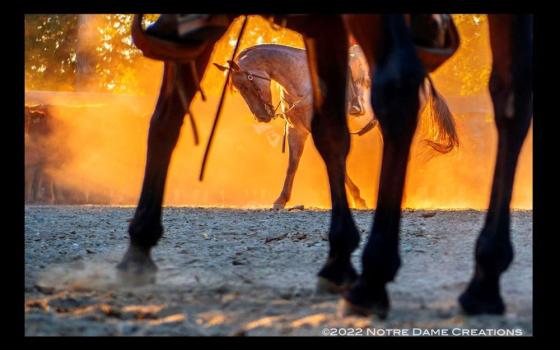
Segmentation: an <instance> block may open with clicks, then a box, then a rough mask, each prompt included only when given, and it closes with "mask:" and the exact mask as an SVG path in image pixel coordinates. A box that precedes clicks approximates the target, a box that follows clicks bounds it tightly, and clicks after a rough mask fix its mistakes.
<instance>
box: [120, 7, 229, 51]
mask: <svg viewBox="0 0 560 350" xmlns="http://www.w3.org/2000/svg"><path fill="white" fill-rule="evenodd" d="M142 17H143V15H142V14H140V15H136V16H135V17H134V21H133V24H132V31H131V32H132V39H133V41H134V44H135V45H136V46H137V47H138V48H139V49H140V50H141V51H142V53H143V54H144V56H146V57H149V58H152V59H156V60H161V61H176V62H186V61H192V60H194V59H196V58H197V57H198V56H199V55H200V54H201V53H202V51H203V50H204V49H205V48H206V46H207V45H208V43H210V42H214V41H216V40H217V39H219V38H220V37H221V36H222V35H223V34H224V33H225V32H226V31H227V29H228V27H229V25H230V23H231V21H230V20H229V19H228V17H227V16H226V15H208V14H191V15H181V14H162V15H161V16H160V17H159V18H158V19H157V21H156V22H155V23H153V24H152V25H150V26H149V27H147V28H146V29H145V30H144V29H143V28H142Z"/></svg>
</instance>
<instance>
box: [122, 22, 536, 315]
mask: <svg viewBox="0 0 560 350" xmlns="http://www.w3.org/2000/svg"><path fill="white" fill-rule="evenodd" d="M488 16H489V29H490V45H491V51H492V56H493V60H492V71H491V77H490V82H489V90H490V95H491V98H492V102H493V106H494V118H495V122H496V123H495V124H496V128H497V131H498V152H497V158H496V163H495V169H494V179H493V184H492V192H491V197H490V203H489V207H488V212H487V214H486V220H485V223H484V227H483V229H482V231H481V232H480V234H479V236H478V239H477V241H476V245H475V253H474V259H475V269H474V272H473V275H472V277H471V280H470V282H469V284H468V286H467V288H466V289H465V290H464V292H463V293H462V294H461V295H460V296H459V299H458V301H459V304H460V306H461V309H462V310H463V312H464V313H466V314H468V315H474V314H503V313H504V311H505V304H504V302H503V299H502V297H501V294H500V283H499V282H500V281H499V280H500V276H501V274H502V273H503V272H504V271H505V270H506V269H507V268H508V266H509V265H510V264H511V262H512V260H513V247H512V244H511V237H510V202H511V196H512V189H513V182H514V177H515V169H516V165H517V161H518V157H519V153H520V150H521V146H522V144H523V141H524V139H525V137H526V135H527V132H528V130H529V126H530V123H531V120H532V115H533V112H532V99H533V92H532V91H533V86H532V74H533V71H532V62H533V61H532V55H533V54H532V42H533V16H532V15H518V14H489V15H488ZM141 17H142V16H141V15H139V16H138V15H137V16H135V18H134V20H133V24H132V37H133V40H134V42H135V44H136V46H137V47H138V48H139V49H141V50H142V52H143V53H144V55H145V56H147V57H152V58H155V59H159V60H162V61H164V62H165V66H164V76H163V81H162V86H161V90H160V95H159V98H158V102H157V105H156V108H155V111H154V114H153V116H152V119H151V121H150V129H149V135H148V153H147V162H146V169H145V176H144V181H143V185H142V192H141V195H140V200H139V203H138V206H137V208H136V211H135V214H134V217H133V219H132V221H131V222H130V226H129V236H130V242H129V247H128V249H127V251H126V253H125V255H124V257H123V259H122V261H121V262H120V263H119V264H118V265H117V269H118V271H119V275H120V276H121V277H122V278H124V279H126V278H129V277H130V278H138V279H141V280H142V279H144V276H147V279H146V281H153V278H155V277H153V276H155V273H156V271H157V267H156V265H155V264H154V262H153V260H152V258H151V250H152V248H153V246H155V245H156V243H157V241H158V239H159V238H160V237H161V235H162V233H163V227H162V225H161V211H162V208H161V204H162V199H163V190H164V185H165V179H166V176H167V170H168V166H169V160H170V157H171V153H172V151H173V149H174V147H175V144H176V142H177V139H178V136H179V130H180V127H181V124H182V122H183V116H184V115H185V113H186V112H188V104H185V103H183V102H184V98H185V97H187V98H188V100H187V102H188V101H190V100H191V99H192V97H193V96H194V94H195V93H196V92H197V91H198V90H199V88H198V80H197V75H198V74H199V72H202V71H204V69H205V68H206V66H207V64H208V61H209V58H210V55H211V52H212V48H213V45H214V43H215V42H216V41H217V40H218V39H219V38H220V37H221V36H222V35H223V34H224V33H225V31H226V30H227V28H228V26H229V25H230V24H231V23H232V21H233V20H234V19H235V16H233V15H231V16H230V15H191V17H188V16H187V17H181V16H177V15H162V16H161V17H160V19H158V22H156V24H154V25H153V26H151V27H149V28H148V29H147V30H144V29H143V28H142V25H141ZM162 17H163V18H162ZM270 17H271V21H272V22H273V23H274V24H275V25H278V24H282V25H285V26H286V27H287V28H289V29H292V30H295V31H297V32H299V33H300V34H302V35H303V37H304V41H305V47H306V51H307V57H308V66H309V73H310V80H311V84H312V91H313V98H312V100H313V119H312V122H311V130H312V137H313V141H314V143H315V146H316V148H317V150H318V151H319V153H320V155H321V157H322V158H323V160H324V162H325V165H326V168H327V174H328V178H329V187H330V193H331V205H332V209H331V220H330V228H329V236H328V240H329V253H328V257H327V261H326V263H325V265H324V266H323V267H322V268H321V269H320V271H319V273H318V277H319V286H320V287H322V289H324V290H329V291H335V292H340V293H342V299H341V308H340V310H341V313H342V314H344V315H346V314H356V315H372V314H375V315H378V317H380V318H385V317H386V316H387V314H388V312H389V310H390V300H389V295H388V293H387V284H388V283H390V282H391V281H393V280H394V278H395V276H396V274H397V271H398V270H399V267H400V265H401V260H400V256H399V226H400V217H401V201H402V197H403V187H404V182H405V176H406V170H407V165H408V157H409V153H410V146H411V142H412V138H413V136H414V134H415V132H416V128H417V124H418V123H417V122H418V110H419V107H420V103H419V102H420V101H419V100H420V99H419V93H418V91H419V87H420V85H421V84H422V82H423V81H424V79H425V78H426V76H427V75H428V73H429V72H432V71H434V70H436V69H437V68H438V67H439V66H440V65H441V64H442V63H444V62H445V61H446V60H447V59H449V57H451V56H452V55H453V54H454V52H455V51H456V50H457V47H458V45H459V42H458V41H459V37H458V33H457V30H456V28H455V26H454V23H453V20H452V18H451V16H449V15H435V14H383V15H370V14H359V15H334V14H333V15H289V16H288V15H282V16H270ZM183 18H186V19H185V21H183V20H182V19H183ZM193 23H202V24H201V25H193ZM245 24H246V22H244V25H243V26H242V30H243V28H245ZM150 28H151V29H150ZM242 30H241V33H242ZM349 33H351V34H352V35H353V37H354V38H355V39H356V41H357V43H358V44H359V45H360V47H361V48H362V50H363V52H364V55H365V57H366V60H367V62H368V66H369V67H370V68H372V70H375V74H374V75H373V78H372V89H371V96H370V101H371V105H372V108H373V110H374V112H375V115H376V118H377V120H378V121H379V125H380V130H381V133H382V137H383V151H382V157H383V158H382V166H381V176H380V182H379V192H378V198H377V205H376V210H375V213H374V221H373V225H372V229H371V231H370V233H369V237H368V239H367V242H366V244H365V247H364V250H363V253H362V271H361V273H360V274H358V272H357V271H356V269H355V268H354V266H353V265H352V262H351V259H350V257H351V254H352V253H353V251H354V250H355V249H356V248H357V247H358V243H359V240H360V235H359V232H358V229H357V228H356V224H355V222H354V219H353V217H352V213H351V211H350V209H349V206H348V200H347V197H346V191H345V179H346V173H345V171H346V157H347V155H348V151H349V146H350V134H349V131H348V125H347V121H346V91H345V90H346V81H347V80H346V76H347V70H348V36H349ZM189 62H190V63H189ZM189 67H190V69H189ZM149 276H152V277H151V278H149Z"/></svg>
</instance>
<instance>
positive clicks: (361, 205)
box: [355, 198, 368, 209]
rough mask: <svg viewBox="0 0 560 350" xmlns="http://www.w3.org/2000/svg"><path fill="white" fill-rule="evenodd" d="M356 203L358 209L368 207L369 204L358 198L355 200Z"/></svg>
mask: <svg viewBox="0 0 560 350" xmlns="http://www.w3.org/2000/svg"><path fill="white" fill-rule="evenodd" d="M355 204H356V209H367V208H368V206H367V204H366V201H364V200H363V199H361V198H360V199H356V200H355Z"/></svg>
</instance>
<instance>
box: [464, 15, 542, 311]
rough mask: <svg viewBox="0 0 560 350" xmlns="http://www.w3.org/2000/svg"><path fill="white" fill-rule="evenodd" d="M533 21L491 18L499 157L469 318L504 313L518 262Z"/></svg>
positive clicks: (467, 299)
mask: <svg viewBox="0 0 560 350" xmlns="http://www.w3.org/2000/svg"><path fill="white" fill-rule="evenodd" d="M532 21H533V19H532V16H514V15H490V16H489V26H490V42H491V47H492V54H493V57H494V59H493V66H492V73H491V77H490V94H491V96H492V102H493V104H494V118H495V122H496V127H497V129H498V154H497V158H496V164H495V168H494V180H493V183H492V194H491V199H490V205H489V208H488V212H487V214H486V222H485V224H484V227H483V229H482V231H481V233H480V236H479V237H478V239H477V242H476V248H475V261H476V267H475V270H474V275H473V277H472V279H471V281H470V283H469V285H468V287H467V289H466V291H465V292H464V293H463V294H462V295H461V296H460V297H459V302H460V304H461V307H462V309H463V311H465V313H467V314H482V313H489V314H502V313H503V312H504V311H505V305H504V302H503V300H502V297H501V295H500V276H501V274H502V273H503V272H504V271H505V270H506V269H507V268H508V266H509V265H510V263H511V262H512V261H513V246H512V243H511V238H510V202H511V196H512V191H513V183H514V177H515V169H516V167H517V161H518V158H519V153H520V152H521V147H522V145H523V141H524V140H525V137H526V135H527V132H528V130H529V126H530V123H531V119H532V93H533V91H532V78H533V77H532V65H533V62H532V51H533V47H532V25H533V23H532Z"/></svg>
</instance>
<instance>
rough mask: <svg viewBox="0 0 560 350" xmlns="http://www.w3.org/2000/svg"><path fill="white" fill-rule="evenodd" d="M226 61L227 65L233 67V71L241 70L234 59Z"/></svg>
mask: <svg viewBox="0 0 560 350" xmlns="http://www.w3.org/2000/svg"><path fill="white" fill-rule="evenodd" d="M227 62H228V63H229V66H230V67H231V69H233V71H234V72H239V71H240V70H241V67H239V66H238V65H237V63H235V62H234V61H232V60H228V61H227Z"/></svg>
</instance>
